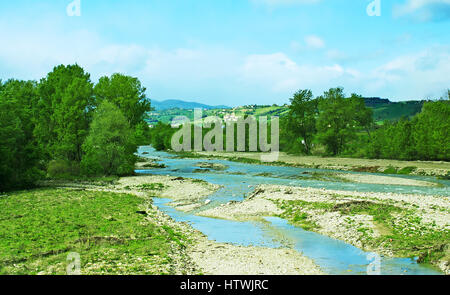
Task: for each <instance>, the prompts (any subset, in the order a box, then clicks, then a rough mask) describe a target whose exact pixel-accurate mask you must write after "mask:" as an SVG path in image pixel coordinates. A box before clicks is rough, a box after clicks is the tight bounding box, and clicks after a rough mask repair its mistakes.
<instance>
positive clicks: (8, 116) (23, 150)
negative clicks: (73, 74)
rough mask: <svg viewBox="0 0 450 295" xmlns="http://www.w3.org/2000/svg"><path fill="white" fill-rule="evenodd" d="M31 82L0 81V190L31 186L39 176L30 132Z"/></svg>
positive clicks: (37, 152)
mask: <svg viewBox="0 0 450 295" xmlns="http://www.w3.org/2000/svg"><path fill="white" fill-rule="evenodd" d="M36 101H37V91H36V83H35V82H24V81H17V80H9V81H7V82H6V83H2V82H1V81H0V155H1V157H0V192H1V191H7V190H11V189H17V188H26V187H29V186H31V185H32V184H33V183H34V181H36V180H37V179H39V178H40V177H42V173H41V171H40V169H39V167H40V154H41V153H40V149H39V147H38V144H37V142H36V140H35V138H34V136H33V130H34V120H33V111H34V110H33V105H34V104H35V102H36Z"/></svg>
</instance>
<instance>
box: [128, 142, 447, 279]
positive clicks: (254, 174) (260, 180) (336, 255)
mask: <svg viewBox="0 0 450 295" xmlns="http://www.w3.org/2000/svg"><path fill="white" fill-rule="evenodd" d="M138 154H139V156H141V157H147V158H153V159H157V160H158V162H159V163H163V164H165V165H166V168H162V169H150V170H137V171H136V172H137V173H139V174H153V175H170V176H176V177H185V178H193V179H200V180H204V181H207V182H210V183H214V184H218V185H221V186H222V188H221V189H219V190H218V191H217V192H215V193H214V194H213V195H210V196H208V197H207V199H209V200H211V201H212V202H211V203H210V204H209V205H208V206H207V207H203V208H202V210H205V209H207V208H208V207H216V206H219V205H220V204H224V203H228V202H230V201H242V200H244V198H245V195H247V194H249V193H251V192H252V191H253V189H254V187H255V186H257V185H259V184H273V185H290V186H303V187H306V186H307V187H313V188H325V189H335V190H344V191H345V190H348V191H364V192H394V193H409V194H427V195H428V194H429V195H443V196H450V190H449V186H450V182H449V181H445V180H437V179H435V178H433V177H419V176H395V177H406V178H413V179H418V180H427V181H433V182H439V183H441V184H442V185H441V186H439V187H415V186H399V185H379V184H364V183H350V182H339V181H337V180H333V179H329V180H317V179H314V178H313V177H312V176H311V173H314V172H320V173H326V172H334V171H329V170H321V169H309V168H296V167H282V166H265V165H255V164H245V163H237V162H230V161H226V160H206V159H179V158H176V157H175V156H174V155H171V154H168V153H165V152H158V151H155V150H154V149H153V148H151V147H140V148H139V150H138ZM199 162H208V163H217V164H222V165H226V166H227V167H228V168H227V169H226V170H223V171H213V170H207V171H204V172H205V173H199V171H200V170H201V169H200V168H198V167H196V164H198V163H199ZM339 172H340V173H346V172H342V171H339ZM348 173H352V172H348ZM325 175H326V174H325ZM169 202H170V200H167V199H159V198H154V204H155V205H156V206H157V207H158V208H160V210H162V211H163V212H165V213H166V214H168V215H169V216H171V217H172V218H173V219H174V220H176V221H182V222H188V223H189V224H191V226H192V227H194V228H195V229H197V230H199V231H201V232H202V233H204V234H205V235H206V236H207V237H208V238H209V239H210V240H214V241H217V242H221V243H231V244H235V245H242V246H263V247H271V248H278V247H291V248H294V249H296V250H297V251H299V252H301V253H303V255H304V256H306V257H309V258H311V259H313V260H314V261H315V262H316V264H317V265H319V266H320V267H321V269H322V270H323V271H324V272H326V273H328V274H367V273H368V272H367V270H368V269H370V270H376V269H377V268H376V265H378V264H377V263H376V259H375V258H374V256H372V255H371V253H368V252H364V251H362V250H361V249H358V248H356V247H354V246H352V245H350V244H347V243H345V242H343V241H340V240H336V239H332V238H329V237H327V236H324V235H321V234H318V233H314V232H309V231H305V230H303V229H301V228H299V227H295V226H292V225H290V224H289V223H288V222H287V221H286V220H283V219H280V218H275V217H266V220H265V221H264V222H237V221H229V220H220V219H214V218H208V217H201V216H197V215H195V211H193V212H190V213H183V212H180V211H177V210H175V209H174V208H173V207H171V206H169V205H167V204H168V203H169ZM380 266H381V268H379V269H380V271H381V274H386V275H398V274H408V275H438V274H442V273H441V272H440V271H439V270H437V269H435V268H433V267H431V266H427V265H422V264H417V263H416V260H415V259H411V258H388V257H381V264H380ZM374 267H375V268H374Z"/></svg>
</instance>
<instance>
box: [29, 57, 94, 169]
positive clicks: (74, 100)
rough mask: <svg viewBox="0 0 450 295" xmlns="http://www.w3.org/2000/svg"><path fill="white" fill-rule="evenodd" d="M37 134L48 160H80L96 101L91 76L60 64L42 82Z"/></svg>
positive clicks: (81, 70) (81, 69) (75, 68)
mask: <svg viewBox="0 0 450 295" xmlns="http://www.w3.org/2000/svg"><path fill="white" fill-rule="evenodd" d="M38 92H39V101H38V104H37V109H38V112H37V116H36V130H35V135H36V136H37V138H38V139H39V142H40V144H41V146H42V148H43V150H45V151H46V152H47V155H48V158H49V159H52V158H53V159H55V158H59V159H63V160H67V161H74V162H80V161H81V158H82V150H81V146H82V144H83V142H84V140H85V138H86V136H87V132H88V128H89V124H90V122H91V120H92V112H93V110H94V108H95V105H96V102H95V100H94V96H93V84H92V83H91V80H90V75H89V74H88V73H86V72H85V71H84V70H83V68H81V67H80V66H78V65H69V66H64V65H60V66H57V67H55V68H54V69H53V71H52V72H50V73H49V74H48V75H47V77H46V78H44V79H42V80H41V82H40V83H39V88H38Z"/></svg>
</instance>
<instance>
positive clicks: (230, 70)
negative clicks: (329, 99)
mask: <svg viewBox="0 0 450 295" xmlns="http://www.w3.org/2000/svg"><path fill="white" fill-rule="evenodd" d="M348 2H349V1H346V3H339V2H337V1H331V0H243V1H229V2H227V3H218V1H193V0H186V1H171V2H170V3H167V1H160V0H155V1H139V0H132V1H127V2H126V3H123V2H122V3H121V2H111V1H106V0H98V1H86V0H81V1H80V4H81V5H80V11H79V14H80V16H77V6H76V5H75V4H76V3H77V2H76V1H71V0H58V1H50V0H42V1H39V2H37V1H31V0H19V1H14V2H11V3H9V2H2V3H1V4H0V15H1V21H0V24H1V26H0V27H1V28H2V29H1V31H0V32H1V33H2V36H3V40H4V44H5V45H6V46H2V48H0V69H1V75H0V79H2V80H7V79H9V78H15V79H21V80H39V79H40V78H43V77H45V75H46V74H47V73H48V72H50V71H51V70H52V69H53V67H54V66H56V65H58V64H73V63H78V64H79V65H80V66H82V67H83V68H84V69H85V70H86V71H87V72H89V73H90V74H91V78H92V81H93V82H97V80H98V78H99V77H101V76H104V75H108V76H109V75H111V74H113V73H116V72H120V73H123V74H126V75H131V76H134V77H137V78H139V80H140V81H141V82H142V84H143V85H144V86H145V87H146V88H147V96H148V98H150V99H151V100H156V101H164V100H168V99H176V100H182V101H189V102H190V101H192V102H197V103H202V104H207V105H213V106H214V105H227V106H230V107H233V106H238V105H251V104H259V105H267V104H279V105H283V104H285V103H288V101H289V98H290V97H292V94H293V93H294V92H296V91H297V90H298V89H311V90H312V91H313V93H314V95H315V96H319V95H321V94H322V93H323V92H324V91H326V90H328V89H329V88H332V87H343V88H344V91H345V93H346V94H348V95H349V94H351V93H357V94H360V95H362V96H363V97H381V98H388V99H389V100H391V101H393V102H397V101H409V100H419V101H420V100H427V99H439V98H440V97H441V96H442V94H443V93H444V91H445V89H447V88H448V87H449V86H450V83H449V82H450V81H449V78H448V77H450V35H449V34H448V28H449V21H450V0H420V1H419V0H389V1H388V0H381V1H380V3H381V6H380V11H379V12H380V16H376V15H375V16H369V14H370V11H369V12H368V11H367V9H368V5H371V3H375V2H374V1H369V0H358V1H352V2H351V3H348ZM74 3H75V4H74ZM71 4H74V5H75V6H74V5H72V6H71V7H70V5H71ZM376 10H377V7H375V8H374V10H373V11H372V12H373V13H374V14H377V11H376ZM70 14H75V15H73V16H70ZM130 20H131V21H130ZM30 49H32V50H30ZM193 97H195V99H193Z"/></svg>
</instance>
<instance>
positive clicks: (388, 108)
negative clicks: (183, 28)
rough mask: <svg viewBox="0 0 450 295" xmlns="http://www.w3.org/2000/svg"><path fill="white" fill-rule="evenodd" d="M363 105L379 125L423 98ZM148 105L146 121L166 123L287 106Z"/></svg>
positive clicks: (281, 112)
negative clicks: (198, 111) (197, 113)
mask: <svg viewBox="0 0 450 295" xmlns="http://www.w3.org/2000/svg"><path fill="white" fill-rule="evenodd" d="M364 101H365V103H366V105H367V106H368V107H370V108H372V109H373V117H374V120H375V122H377V123H378V124H382V123H383V122H384V121H386V120H389V121H396V120H399V119H401V118H402V117H409V118H411V117H413V116H414V115H416V114H418V113H420V112H421V110H422V106H423V104H424V103H425V101H403V102H392V101H390V100H389V99H386V98H379V97H367V98H364ZM152 106H153V107H155V109H156V110H155V111H154V112H152V113H151V114H150V118H149V119H148V122H149V123H152V124H154V123H157V122H159V121H161V122H164V123H168V122H171V120H172V119H173V118H175V117H177V116H186V117H188V118H190V119H193V116H194V112H193V111H192V110H193V109H195V108H202V109H204V110H206V111H204V113H203V115H204V116H218V117H221V118H223V117H224V116H225V115H226V114H235V115H237V116H242V115H254V116H256V117H259V116H279V117H283V116H285V115H286V114H287V113H288V111H289V109H288V106H287V105H283V106H278V105H272V106H270V105H266V106H261V105H250V106H240V107H236V108H233V109H231V108H229V107H227V106H209V105H205V104H201V103H195V102H185V101H180V100H166V101H163V102H159V101H154V100H152Z"/></svg>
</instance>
